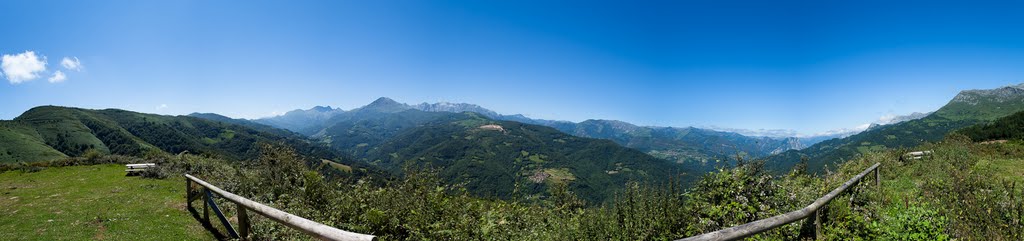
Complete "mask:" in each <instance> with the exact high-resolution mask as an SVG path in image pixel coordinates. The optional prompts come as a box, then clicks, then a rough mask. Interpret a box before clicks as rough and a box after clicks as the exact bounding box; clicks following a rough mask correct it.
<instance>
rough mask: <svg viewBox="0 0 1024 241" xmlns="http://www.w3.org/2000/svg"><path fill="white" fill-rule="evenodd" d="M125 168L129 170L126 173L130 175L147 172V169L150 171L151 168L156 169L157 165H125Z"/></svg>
mask: <svg viewBox="0 0 1024 241" xmlns="http://www.w3.org/2000/svg"><path fill="white" fill-rule="evenodd" d="M124 166H125V168H127V169H125V170H124V171H125V172H128V174H132V173H139V172H143V171H146V169H149V168H152V167H156V163H139V164H128V165H124Z"/></svg>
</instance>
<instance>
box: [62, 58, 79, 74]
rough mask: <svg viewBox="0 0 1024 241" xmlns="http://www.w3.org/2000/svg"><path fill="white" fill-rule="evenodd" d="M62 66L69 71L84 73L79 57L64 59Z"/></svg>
mask: <svg viewBox="0 0 1024 241" xmlns="http://www.w3.org/2000/svg"><path fill="white" fill-rule="evenodd" d="M60 66H64V68H65V69H69V70H74V71H82V62H81V61H79V60H78V57H64V58H63V59H61V60H60Z"/></svg>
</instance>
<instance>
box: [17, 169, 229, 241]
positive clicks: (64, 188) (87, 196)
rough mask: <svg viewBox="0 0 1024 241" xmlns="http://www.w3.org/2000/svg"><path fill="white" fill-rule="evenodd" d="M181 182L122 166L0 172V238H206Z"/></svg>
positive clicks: (208, 234) (206, 235)
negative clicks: (141, 174)
mask: <svg viewBox="0 0 1024 241" xmlns="http://www.w3.org/2000/svg"><path fill="white" fill-rule="evenodd" d="M184 182H185V181H184V179H183V178H181V177H180V176H175V177H173V178H169V179H165V180H157V179H144V178H140V177H125V176H124V166H122V165H95V166H72V167H52V168H47V169H45V170H42V171H39V172H32V173H25V172H18V171H11V172H0V207H2V208H0V240H89V239H95V240H167V239H174V240H210V239H213V238H214V237H213V236H211V235H210V232H208V231H206V229H204V228H203V226H202V225H200V223H199V222H197V221H196V220H195V219H194V218H193V217H192V215H191V214H189V212H187V211H185V203H184V195H185V185H184Z"/></svg>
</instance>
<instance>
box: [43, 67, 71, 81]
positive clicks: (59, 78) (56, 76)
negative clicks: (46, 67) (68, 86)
mask: <svg viewBox="0 0 1024 241" xmlns="http://www.w3.org/2000/svg"><path fill="white" fill-rule="evenodd" d="M66 79H68V77H67V76H65V75H64V72H60V70H57V72H53V77H50V78H49V79H47V80H48V81H50V83H60V82H64V80H66Z"/></svg>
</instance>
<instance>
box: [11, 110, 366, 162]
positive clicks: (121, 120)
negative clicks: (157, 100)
mask: <svg viewBox="0 0 1024 241" xmlns="http://www.w3.org/2000/svg"><path fill="white" fill-rule="evenodd" d="M203 116H204V117H205V118H226V117H223V116H220V117H217V116H216V115H212V114H205V115H203ZM228 119H230V118H227V119H225V120H224V121H227V122H222V121H211V120H208V119H204V118H198V117H191V116H164V115H155V114H145V113H138V112H131V111H125V110H117V109H105V110H89V109H81V108H70V107H58V106H40V107H35V108H32V109H30V110H28V111H26V112H25V113H23V114H22V115H20V116H18V117H17V118H15V119H14V120H10V121H2V122H0V140H3V143H5V144H4V145H2V147H0V162H18V161H24V162H36V161H47V160H53V159H59V158H63V157H67V156H81V155H83V154H84V153H86V152H87V151H88V150H95V151H97V152H99V153H103V154H119V155H128V156H142V155H145V154H146V153H147V152H167V153H172V154H174V153H181V152H186V151H187V152H190V153H194V154H204V155H209V156H214V157H217V158H223V159H227V160H248V159H251V158H254V157H255V156H256V155H257V153H256V149H257V148H254V147H255V145H256V144H257V143H260V142H267V143H282V144H285V145H288V146H290V147H292V148H294V149H296V151H297V152H299V153H300V154H303V155H306V156H309V157H316V158H323V159H330V160H333V161H335V162H338V163H342V164H345V165H355V166H357V167H365V165H361V164H360V163H356V162H354V160H352V158H349V157H346V156H344V155H342V154H340V153H338V152H336V151H334V150H332V149H330V148H327V147H323V146H321V145H320V144H318V143H314V142H310V141H309V140H307V139H306V138H304V137H303V136H301V135H299V134H295V133H292V132H289V131H286V130H280V129H276V128H272V127H269V126H263V125H259V124H254V123H248V124H247V123H244V122H239V123H241V124H232V123H230V121H229V120H228ZM358 170H362V168H360V169H358Z"/></svg>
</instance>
